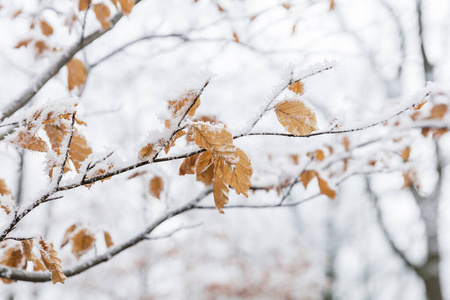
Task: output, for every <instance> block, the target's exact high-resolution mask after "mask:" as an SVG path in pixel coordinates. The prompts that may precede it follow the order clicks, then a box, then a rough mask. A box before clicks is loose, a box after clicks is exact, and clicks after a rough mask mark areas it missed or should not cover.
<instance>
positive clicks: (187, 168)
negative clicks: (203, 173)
mask: <svg viewBox="0 0 450 300" xmlns="http://www.w3.org/2000/svg"><path fill="white" fill-rule="evenodd" d="M199 156H200V154H195V155H191V156H189V157H186V158H185V159H184V160H183V162H182V163H181V165H180V170H179V173H178V174H179V175H181V176H184V175H186V174H195V169H196V164H197V160H198V158H199Z"/></svg>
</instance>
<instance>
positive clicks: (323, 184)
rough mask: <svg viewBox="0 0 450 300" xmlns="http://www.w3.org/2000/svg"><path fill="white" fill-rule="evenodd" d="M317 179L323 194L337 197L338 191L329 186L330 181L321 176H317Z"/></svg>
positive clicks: (333, 197) (332, 197)
mask: <svg viewBox="0 0 450 300" xmlns="http://www.w3.org/2000/svg"><path fill="white" fill-rule="evenodd" d="M317 179H318V180H319V189H320V193H321V194H322V195H326V196H328V197H329V198H331V199H336V191H334V190H332V189H331V188H330V187H329V186H328V182H326V181H325V180H324V179H322V178H320V177H319V176H317Z"/></svg>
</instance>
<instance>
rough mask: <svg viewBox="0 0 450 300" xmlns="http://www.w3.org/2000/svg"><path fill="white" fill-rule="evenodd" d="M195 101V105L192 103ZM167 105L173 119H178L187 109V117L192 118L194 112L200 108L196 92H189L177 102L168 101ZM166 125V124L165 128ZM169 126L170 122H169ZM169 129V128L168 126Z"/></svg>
mask: <svg viewBox="0 0 450 300" xmlns="http://www.w3.org/2000/svg"><path fill="white" fill-rule="evenodd" d="M194 101H195V103H194ZM167 102H168V104H169V109H170V111H171V112H172V117H173V118H178V117H181V116H183V115H184V114H185V113H186V110H188V109H189V111H188V113H187V115H188V116H189V117H193V116H194V114H195V111H196V110H197V108H198V107H199V106H200V97H198V94H197V92H196V91H189V92H186V93H185V94H183V95H182V96H180V99H177V100H169V101H167ZM167 125H168V124H166V127H168V126H167ZM169 125H170V122H169ZM169 127H170V126H169Z"/></svg>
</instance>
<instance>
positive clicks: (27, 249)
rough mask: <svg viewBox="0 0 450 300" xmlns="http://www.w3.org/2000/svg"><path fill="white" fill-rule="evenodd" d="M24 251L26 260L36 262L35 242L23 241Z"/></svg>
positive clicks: (30, 240)
mask: <svg viewBox="0 0 450 300" xmlns="http://www.w3.org/2000/svg"><path fill="white" fill-rule="evenodd" d="M21 242H22V249H23V254H24V255H25V258H26V260H27V261H33V260H34V254H33V240H32V239H29V240H22V241H21Z"/></svg>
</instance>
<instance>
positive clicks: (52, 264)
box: [38, 236, 67, 284]
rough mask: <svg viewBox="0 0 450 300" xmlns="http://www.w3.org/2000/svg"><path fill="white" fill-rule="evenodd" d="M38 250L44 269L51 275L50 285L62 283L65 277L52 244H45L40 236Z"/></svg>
mask: <svg viewBox="0 0 450 300" xmlns="http://www.w3.org/2000/svg"><path fill="white" fill-rule="evenodd" d="M38 248H39V252H40V253H41V259H42V262H43V263H44V266H45V268H46V269H47V270H48V271H50V272H51V273H52V283H53V284H55V283H57V282H61V283H64V281H65V280H66V278H67V277H66V275H64V273H63V272H62V268H61V259H59V257H58V253H57V252H56V250H55V249H54V246H53V243H47V242H46V241H45V240H44V238H43V237H42V236H41V237H40V238H39V241H38Z"/></svg>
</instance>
